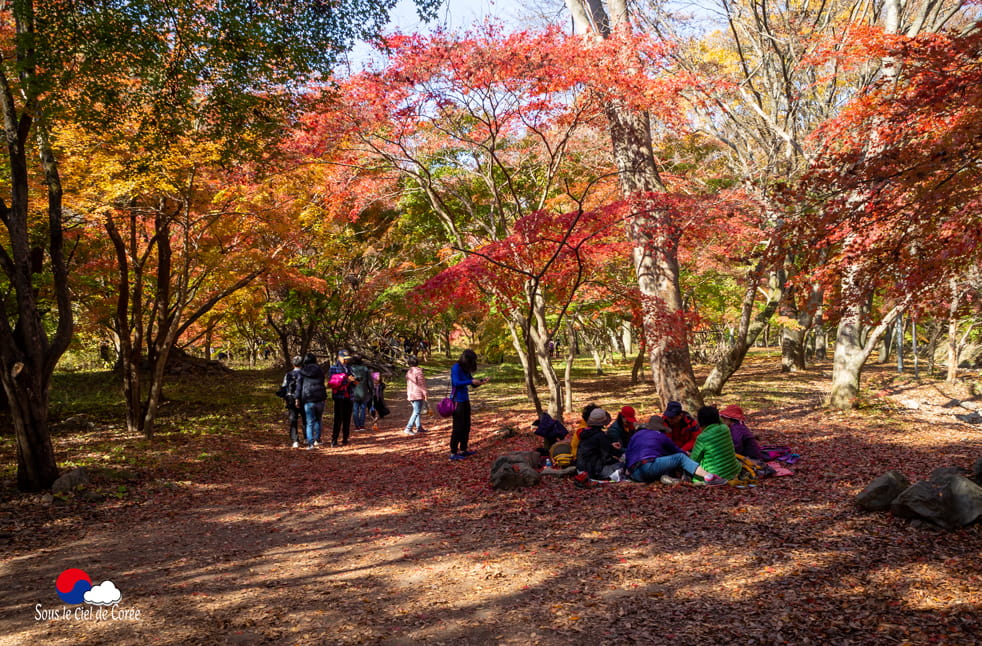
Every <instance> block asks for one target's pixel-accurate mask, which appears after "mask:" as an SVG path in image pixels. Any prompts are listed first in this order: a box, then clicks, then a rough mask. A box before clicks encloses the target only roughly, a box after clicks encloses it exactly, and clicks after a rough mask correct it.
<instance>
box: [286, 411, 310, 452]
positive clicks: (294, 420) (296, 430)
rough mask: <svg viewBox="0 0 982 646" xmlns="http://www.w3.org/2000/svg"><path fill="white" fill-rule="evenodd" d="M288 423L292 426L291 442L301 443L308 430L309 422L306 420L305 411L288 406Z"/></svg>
mask: <svg viewBox="0 0 982 646" xmlns="http://www.w3.org/2000/svg"><path fill="white" fill-rule="evenodd" d="M286 410H287V414H288V415H289V417H287V420H288V421H287V423H288V424H289V425H290V442H291V443H292V442H299V441H300V438H301V437H302V436H303V435H304V433H305V430H304V429H306V428H307V420H306V419H304V416H303V410H302V409H300V408H297V407H296V406H287V407H286Z"/></svg>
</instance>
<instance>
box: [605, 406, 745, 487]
mask: <svg viewBox="0 0 982 646" xmlns="http://www.w3.org/2000/svg"><path fill="white" fill-rule="evenodd" d="M624 457H625V459H624V463H625V464H626V465H627V469H626V474H627V477H629V478H630V479H631V480H634V481H635V482H656V481H657V480H661V481H662V482H664V483H665V484H677V483H678V482H679V480H678V478H675V477H672V475H671V474H672V473H675V472H677V471H684V472H685V473H686V474H687V475H689V476H698V477H700V478H702V479H703V481H704V482H705V483H706V484H707V485H723V484H726V480H725V479H723V478H720V477H719V476H717V475H714V474H712V473H710V472H709V471H706V470H705V469H703V468H702V467H701V466H699V463H698V462H696V461H695V460H693V459H692V458H690V457H689V456H687V455H686V454H685V453H683V452H682V450H681V449H679V447H677V446H676V445H675V443H674V442H672V440H671V438H670V437H668V427H667V426H666V425H665V422H664V420H662V418H661V416H659V415H652V416H651V419H649V420H648V423H647V424H646V425H644V426H642V427H641V428H639V429H638V430H637V431H635V432H634V434H633V435H632V436H631V440H630V442H628V445H627V452H626V454H625V456H624Z"/></svg>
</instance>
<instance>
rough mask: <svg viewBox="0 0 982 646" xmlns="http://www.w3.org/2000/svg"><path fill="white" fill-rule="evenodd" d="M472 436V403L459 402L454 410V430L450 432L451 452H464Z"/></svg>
mask: <svg viewBox="0 0 982 646" xmlns="http://www.w3.org/2000/svg"><path fill="white" fill-rule="evenodd" d="M470 436H471V403H470V402H469V401H468V402H457V407H456V408H454V410H453V430H452V431H451V432H450V453H451V454H454V453H463V452H464V451H466V450H467V441H468V440H469V439H470Z"/></svg>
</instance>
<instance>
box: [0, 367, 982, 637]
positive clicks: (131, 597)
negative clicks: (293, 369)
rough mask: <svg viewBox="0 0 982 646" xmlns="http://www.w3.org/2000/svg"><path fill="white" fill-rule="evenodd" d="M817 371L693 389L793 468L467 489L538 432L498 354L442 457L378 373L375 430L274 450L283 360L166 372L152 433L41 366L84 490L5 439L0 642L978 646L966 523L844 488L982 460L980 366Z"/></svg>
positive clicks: (765, 371) (282, 434) (975, 551)
mask: <svg viewBox="0 0 982 646" xmlns="http://www.w3.org/2000/svg"><path fill="white" fill-rule="evenodd" d="M424 370H425V372H426V374H427V376H428V377H430V378H435V377H438V376H441V375H443V374H444V373H445V371H446V364H441V365H440V366H436V365H434V364H429V365H424ZM591 372H592V371H591V369H590V368H589V367H587V366H586V364H584V365H583V366H579V365H578V366H577V370H576V386H575V387H576V389H577V390H576V393H575V408H576V410H577V411H578V410H579V408H580V407H581V406H582V405H583V404H585V403H587V402H589V401H596V402H597V403H599V404H601V405H603V406H605V407H606V408H608V409H609V410H611V411H613V412H616V410H617V409H618V408H619V407H620V406H621V405H624V404H631V405H633V406H635V408H637V409H638V412H639V414H640V416H641V417H642V418H643V419H644V418H647V416H648V415H650V414H652V413H656V412H660V411H658V410H656V409H655V408H654V405H653V401H654V400H653V395H652V393H651V389H650V387H648V386H647V385H645V384H640V385H637V386H632V385H631V384H630V379H629V369H628V367H627V365H626V364H624V365H622V366H620V367H619V368H617V369H613V370H609V371H608V374H607V375H604V376H595V375H592V374H591ZM829 372H830V367H829V365H828V364H821V365H818V366H816V367H813V368H810V369H809V370H806V371H804V372H800V373H794V374H781V372H780V369H779V362H778V360H777V359H776V358H775V356H774V354H773V353H758V354H755V355H753V356H752V357H751V358H750V359H749V360H748V363H747V365H746V366H745V367H744V369H743V370H741V372H740V373H738V374H737V375H736V377H735V378H734V380H733V382H732V383H731V384H729V385H728V388H727V389H726V392H725V394H724V395H723V396H722V397H721V398H720V399H719V400H718V401H716V402H712V403H716V404H719V405H725V404H730V403H736V404H740V405H741V406H742V407H743V408H744V410H745V411H747V412H748V413H749V414H750V420H749V421H750V426H751V428H753V429H754V430H755V431H756V432H757V434H758V436H759V438H760V439H761V441H762V442H763V443H765V444H782V445H784V444H786V445H790V446H791V447H793V448H794V449H795V451H797V452H798V453H800V454H801V456H802V460H801V461H800V462H799V463H798V464H796V465H795V466H794V467H793V469H794V471H795V475H794V476H792V477H783V478H775V479H769V480H766V481H764V482H763V483H762V484H761V486H759V487H757V488H754V489H736V488H732V487H716V488H697V487H690V486H681V485H679V486H674V487H670V486H665V485H662V484H656V485H652V486H643V485H637V484H630V483H618V484H605V485H602V486H598V487H595V488H592V489H577V488H575V487H574V486H573V485H572V483H571V481H569V480H566V479H557V478H545V479H544V480H543V482H542V484H541V485H540V486H538V487H535V488H532V489H523V490H518V491H512V492H496V491H493V490H492V489H491V487H490V485H489V479H488V476H489V468H490V465H491V463H492V461H493V460H494V458H495V457H497V456H499V455H502V454H504V453H507V452H511V451H516V450H528V449H532V448H534V447H535V446H536V445H537V444H538V442H537V438H536V437H535V436H533V435H531V433H530V430H531V429H530V428H529V422H530V421H531V420H532V418H533V414H532V412H531V411H530V410H529V409H528V407H527V405H526V404H525V403H524V398H523V397H522V388H521V383H520V380H519V377H518V374H517V372H516V371H515V370H514V369H513V367H508V366H504V367H489V368H487V369H486V370H484V371H482V374H490V375H492V376H493V377H494V381H493V383H492V385H490V386H488V387H487V389H481V390H479V391H478V392H477V393H475V397H474V399H475V420H474V432H473V433H472V448H475V449H477V450H478V455H476V456H474V457H473V458H471V459H469V460H466V461H461V462H450V461H448V460H447V457H448V454H449V451H448V447H447V443H448V437H449V426H450V422H449V420H442V419H439V418H436V419H434V418H432V417H430V418H428V419H427V423H428V428H429V432H428V433H426V434H424V435H420V436H415V437H412V436H407V435H404V434H403V433H402V429H403V427H404V424H405V420H406V417H407V409H408V406H407V405H406V402H405V401H403V393H404V390H403V385H402V381H401V380H399V379H394V380H393V383H392V385H391V386H390V388H389V391H388V403H389V405H390V407H391V409H392V414H391V416H389V417H387V418H385V419H384V420H382V423H381V426H380V428H379V429H378V430H377V431H368V432H365V433H362V434H358V435H354V436H353V437H352V444H351V445H350V446H348V447H344V448H337V449H331V448H325V447H322V448H320V449H318V450H314V451H305V450H297V449H292V448H290V447H289V446H288V441H287V439H288V438H287V433H286V429H285V411H284V410H283V408H282V401H281V400H279V399H277V398H276V397H274V396H273V392H274V391H275V389H276V386H277V385H278V382H279V379H280V376H281V375H280V372H279V371H266V372H255V371H253V372H246V371H243V372H237V373H234V374H232V375H231V376H228V377H221V378H214V379H211V378H209V379H200V378H199V379H195V380H189V381H188V382H186V383H179V384H173V385H171V386H169V387H168V388H167V389H166V394H167V397H168V402H167V404H166V405H165V406H164V407H163V410H162V417H161V420H160V427H159V429H158V434H157V437H156V438H155V439H154V440H153V441H152V442H151V441H147V440H145V439H142V438H140V437H138V436H133V435H130V434H127V433H126V432H125V430H124V424H123V422H122V419H123V413H122V408H121V397H119V395H118V392H117V391H118V387H117V386H116V385H115V383H114V382H113V381H111V377H110V376H109V375H107V374H101V375H94V374H73V375H61V376H59V380H58V382H57V386H56V389H55V393H53V399H54V406H53V417H54V422H55V425H54V428H55V429H56V430H55V435H54V444H55V451H56V454H57V456H58V460H59V464H60V465H61V466H62V467H63V469H67V468H71V467H75V466H86V467H87V468H88V470H89V471H90V473H91V474H92V477H93V483H92V485H91V486H90V487H89V488H88V490H86V491H83V492H79V493H78V494H68V495H62V496H58V497H55V498H53V499H52V497H51V495H50V494H48V495H47V496H45V494H30V495H22V494H17V493H16V492H15V491H14V490H13V484H14V480H13V475H14V467H13V465H14V462H15V449H14V444H13V438H12V437H11V432H10V431H9V430H7V431H4V432H3V436H2V438H0V442H2V443H0V455H2V465H3V472H2V476H3V489H2V498H0V575H2V579H3V581H4V592H3V599H4V603H3V604H2V607H0V645H4V646H6V645H13V644H18V645H19V644H24V645H27V644H45V645H48V644H51V645H69V644H71V645H93V646H94V645H102V644H202V645H206V644H207V645H212V644H241V645H258V644H300V645H311V646H313V645H317V644H383V645H388V646H397V645H409V644H546V645H553V644H555V645H560V644H583V645H600V644H610V645H614V644H683V645H685V644H693V645H697V644H699V645H701V644H785V643H787V644H877V645H879V644H958V645H964V644H980V643H982V615H980V613H979V609H980V608H982V526H980V525H979V524H975V525H974V526H971V527H969V528H967V529H964V530H960V531H954V532H945V531H941V530H936V529H931V528H927V527H921V528H918V527H914V526H912V525H911V524H910V523H908V522H907V521H903V520H900V519H896V518H893V517H891V516H890V515H889V514H870V513H865V512H861V511H859V510H858V509H857V508H855V507H854V505H853V503H852V500H853V497H854V496H855V495H856V493H858V492H859V491H860V490H861V489H862V488H863V487H864V486H865V485H866V484H867V483H868V482H869V481H870V480H872V479H873V478H875V477H876V476H879V475H881V474H882V473H884V472H885V471H888V470H890V469H897V470H900V471H902V472H903V473H905V474H906V475H907V477H908V478H910V479H911V481H912V482H913V481H916V480H919V479H922V478H925V477H926V476H927V475H928V474H929V473H930V472H931V471H932V470H934V469H935V468H937V467H942V466H949V465H957V466H962V467H966V468H970V467H971V466H972V464H973V463H974V462H975V460H976V459H977V458H979V457H982V425H976V426H972V425H970V424H967V423H963V422H962V421H960V420H959V419H958V418H957V417H956V416H955V415H956V414H959V413H965V412H967V411H968V408H965V409H964V410H963V409H962V407H961V406H960V403H961V402H968V404H969V405H974V403H975V402H978V401H979V400H980V398H979V397H978V396H977V392H978V388H979V382H978V377H977V376H976V377H975V381H974V382H973V381H972V380H971V379H967V380H965V381H964V382H963V383H962V384H959V385H955V386H949V385H945V384H944V383H943V382H940V381H938V380H930V379H922V380H921V381H919V382H918V381H915V380H913V377H912V376H911V375H904V376H900V377H898V376H896V375H895V374H894V372H895V369H894V370H893V371H892V370H891V369H890V368H888V367H878V366H872V367H870V368H869V369H868V370H867V372H866V373H864V374H865V377H864V387H865V389H864V399H863V402H864V406H863V407H862V408H861V409H860V410H858V411H855V412H849V413H841V412H830V411H828V410H826V409H824V408H823V406H822V401H823V398H824V396H825V394H826V392H825V391H826V389H827V387H828V377H829ZM435 381H436V380H435V379H434V383H435ZM973 393H976V394H973ZM431 396H432V397H434V398H436V399H439V398H440V397H442V396H443V393H442V392H437V389H436V388H433V389H432V390H431ZM575 417H576V413H575V412H574V413H573V414H570V415H567V420H568V421H570V422H572V421H573V419H574V418H575ZM325 424H326V425H328V426H329V425H330V414H329V413H328V414H326V415H325ZM7 426H8V424H7V421H6V420H4V422H3V424H2V426H0V428H3V427H7ZM509 426H510V427H513V428H514V429H515V430H516V431H517V434H516V435H514V436H511V437H505V436H503V435H501V434H499V433H498V431H499V430H501V429H502V428H505V427H509ZM68 568H80V569H81V570H84V571H85V572H86V573H87V574H88V575H89V577H90V578H91V579H92V583H93V585H95V584H97V583H100V582H102V581H105V580H110V581H112V582H113V583H114V584H115V586H116V587H117V588H118V589H119V590H120V592H121V594H122V598H121V600H120V601H119V604H118V606H116V608H115V609H112V608H109V607H104V608H102V610H103V611H104V612H103V613H102V614H100V613H99V610H100V607H98V606H91V605H82V606H69V605H66V604H65V603H63V602H62V601H61V600H60V599H59V597H58V594H57V591H56V587H55V581H56V579H57V578H58V577H59V575H60V574H61V573H62V572H63V571H65V570H66V569H68ZM76 608H79V609H80V610H78V611H76ZM87 609H88V610H90V611H91V613H90V614H89V615H86V614H85V610H87ZM56 613H57V615H58V616H57V618H56V617H55V614H56Z"/></svg>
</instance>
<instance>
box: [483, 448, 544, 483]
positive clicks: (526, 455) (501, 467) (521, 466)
mask: <svg viewBox="0 0 982 646" xmlns="http://www.w3.org/2000/svg"><path fill="white" fill-rule="evenodd" d="M539 459H540V458H539V454H538V453H537V452H536V451H521V452H517V453H509V454H508V455H502V456H501V457H499V458H498V459H497V460H495V461H494V464H493V465H491V486H492V487H493V488H495V489H504V490H507V489H518V488H521V487H534V486H535V485H537V484H539V482H540V481H541V480H542V474H540V473H539V471H538V469H537V467H538V466H539Z"/></svg>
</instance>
